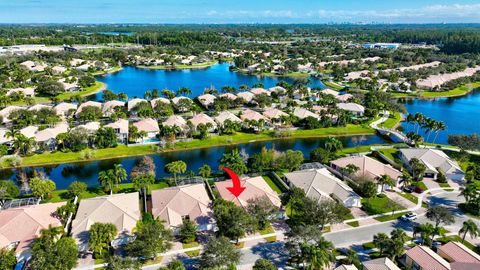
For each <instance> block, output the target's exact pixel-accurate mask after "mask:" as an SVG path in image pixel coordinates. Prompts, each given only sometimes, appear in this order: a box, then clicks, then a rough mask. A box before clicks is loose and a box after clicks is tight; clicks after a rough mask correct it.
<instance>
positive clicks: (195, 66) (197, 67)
mask: <svg viewBox="0 0 480 270" xmlns="http://www.w3.org/2000/svg"><path fill="white" fill-rule="evenodd" d="M217 63H218V62H217V61H210V62H207V63H201V64H191V65H185V64H179V65H173V66H171V65H162V66H143V65H139V66H137V67H138V68H145V69H159V70H169V69H172V70H175V69H199V68H208V67H211V66H213V65H215V64H217Z"/></svg>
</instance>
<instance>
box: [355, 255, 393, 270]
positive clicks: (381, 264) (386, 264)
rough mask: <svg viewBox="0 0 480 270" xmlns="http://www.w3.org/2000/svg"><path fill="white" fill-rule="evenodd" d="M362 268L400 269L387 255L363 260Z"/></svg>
mask: <svg viewBox="0 0 480 270" xmlns="http://www.w3.org/2000/svg"><path fill="white" fill-rule="evenodd" d="M362 266H363V270H400V268H399V267H398V266H397V265H396V264H395V263H394V262H392V260H390V259H389V258H388V257H385V258H378V259H373V260H370V261H364V262H363V263H362Z"/></svg>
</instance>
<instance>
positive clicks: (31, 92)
mask: <svg viewBox="0 0 480 270" xmlns="http://www.w3.org/2000/svg"><path fill="white" fill-rule="evenodd" d="M13 93H21V94H23V95H24V96H25V97H34V96H35V88H33V87H25V88H12V89H8V90H7V96H11V95H12V94H13Z"/></svg>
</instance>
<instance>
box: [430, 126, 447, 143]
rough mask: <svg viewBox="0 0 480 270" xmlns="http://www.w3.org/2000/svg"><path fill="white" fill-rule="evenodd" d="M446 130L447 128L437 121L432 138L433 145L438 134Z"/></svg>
mask: <svg viewBox="0 0 480 270" xmlns="http://www.w3.org/2000/svg"><path fill="white" fill-rule="evenodd" d="M446 129H447V126H446V125H445V122H443V121H437V124H436V127H435V137H434V138H433V143H435V141H436V140H437V136H438V133H440V131H444V130H446Z"/></svg>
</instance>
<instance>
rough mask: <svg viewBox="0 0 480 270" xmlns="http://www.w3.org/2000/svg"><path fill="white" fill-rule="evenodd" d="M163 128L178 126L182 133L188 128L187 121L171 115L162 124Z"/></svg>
mask: <svg viewBox="0 0 480 270" xmlns="http://www.w3.org/2000/svg"><path fill="white" fill-rule="evenodd" d="M162 126H166V127H173V126H176V127H178V128H180V131H185V129H186V128H187V127H188V125H187V121H185V119H183V117H181V116H180V115H171V116H169V117H168V118H167V120H165V121H163V122H162Z"/></svg>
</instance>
